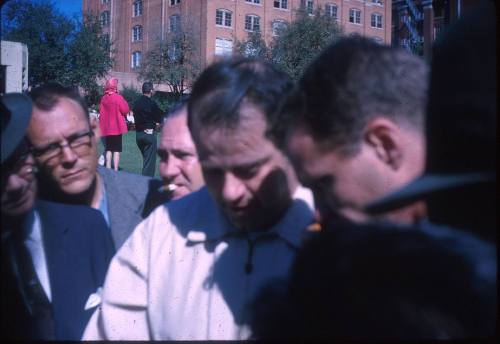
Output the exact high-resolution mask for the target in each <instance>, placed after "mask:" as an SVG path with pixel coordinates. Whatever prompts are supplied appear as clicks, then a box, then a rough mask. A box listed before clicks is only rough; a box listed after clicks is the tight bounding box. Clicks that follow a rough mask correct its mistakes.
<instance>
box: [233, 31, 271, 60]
mask: <svg viewBox="0 0 500 344" xmlns="http://www.w3.org/2000/svg"><path fill="white" fill-rule="evenodd" d="M235 49H236V51H237V52H238V53H239V54H240V55H243V56H246V57H260V58H264V59H270V58H271V51H270V49H269V48H268V46H267V44H266V41H265V40H264V39H263V38H262V35H261V33H260V32H259V31H253V32H249V33H248V38H247V39H246V40H244V41H237V42H236V44H235Z"/></svg>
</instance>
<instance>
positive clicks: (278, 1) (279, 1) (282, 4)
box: [274, 0, 288, 9]
mask: <svg viewBox="0 0 500 344" xmlns="http://www.w3.org/2000/svg"><path fill="white" fill-rule="evenodd" d="M274 8H283V9H287V8H288V0H274Z"/></svg>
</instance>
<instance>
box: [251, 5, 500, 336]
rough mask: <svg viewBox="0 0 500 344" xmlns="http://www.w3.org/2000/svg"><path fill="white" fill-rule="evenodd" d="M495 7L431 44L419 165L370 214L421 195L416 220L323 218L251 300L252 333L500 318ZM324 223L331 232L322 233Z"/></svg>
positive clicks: (428, 330) (490, 327) (426, 327)
mask: <svg viewBox="0 0 500 344" xmlns="http://www.w3.org/2000/svg"><path fill="white" fill-rule="evenodd" d="M495 41H496V40H495V9H494V5H493V4H492V3H489V4H487V5H485V6H484V7H482V8H481V9H478V10H476V11H471V13H468V14H467V15H466V16H464V17H463V18H461V19H460V20H459V21H458V22H457V23H456V24H455V26H453V27H452V28H451V29H450V30H449V32H448V33H446V34H443V36H442V37H441V38H440V40H439V41H437V42H436V44H435V47H434V56H433V63H432V72H431V86H430V94H429V96H430V99H429V106H428V113H427V131H426V135H427V142H428V145H427V166H426V170H425V173H424V174H423V175H422V176H421V177H419V178H417V179H416V180H415V181H414V182H412V183H410V184H409V185H408V186H406V187H403V188H402V189H401V190H400V191H396V193H395V194H393V195H389V196H387V197H386V198H384V199H382V200H381V201H379V202H375V203H373V204H371V205H370V206H369V207H368V209H367V211H368V212H373V211H379V212H380V211H383V210H393V209H395V208H397V207H400V206H404V205H405V204H408V203H410V202H414V201H415V200H419V199H425V200H426V201H427V204H428V211H429V219H430V220H431V221H433V222H436V223H440V224H441V225H437V224H434V223H431V222H427V221H422V222H421V223H419V224H418V225H415V226H412V227H402V226H396V225H389V224H386V225H381V224H366V225H362V226H361V225H354V224H351V225H349V224H344V225H340V226H337V227H335V228H329V227H328V226H327V228H326V230H325V231H322V232H320V233H318V234H316V235H315V236H314V237H313V238H311V240H310V241H309V242H308V243H307V244H306V245H305V247H304V248H303V250H302V251H301V252H300V253H299V255H298V257H297V261H296V262H295V264H294V268H293V272H292V278H291V280H290V281H280V282H276V283H274V284H272V285H270V286H268V287H267V288H265V289H264V291H263V292H262V293H261V294H260V296H259V297H258V298H257V300H256V302H255V304H254V307H255V308H254V310H255V312H254V316H253V331H254V335H255V337H258V338H277V337H285V338H343V339H393V340H401V339H403V340H425V339H471V338H477V339H483V338H493V336H495V333H496V326H497V289H496V283H497V261H496V254H497V250H496V246H495V244H494V242H492V241H494V240H495V238H496V227H497V225H496V213H495V211H496V205H497V204H496V154H495V149H496V143H495V141H496V72H495V71H496V51H495V49H496V48H495ZM328 229H332V230H328Z"/></svg>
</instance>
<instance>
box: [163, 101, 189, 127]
mask: <svg viewBox="0 0 500 344" xmlns="http://www.w3.org/2000/svg"><path fill="white" fill-rule="evenodd" d="M187 102H188V97H187V96H183V97H181V98H180V99H179V100H177V101H176V102H175V103H174V104H173V105H172V106H171V107H170V108H169V109H168V112H167V113H166V114H165V115H164V116H163V119H162V123H165V121H166V120H167V119H169V118H173V117H177V116H179V115H180V114H181V113H182V112H181V111H180V110H181V109H182V108H184V107H186V106H187Z"/></svg>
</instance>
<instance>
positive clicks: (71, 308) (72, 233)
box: [1, 94, 114, 340]
mask: <svg viewBox="0 0 500 344" xmlns="http://www.w3.org/2000/svg"><path fill="white" fill-rule="evenodd" d="M31 110H32V106H31V102H30V99H29V98H28V97H26V96H24V95H22V94H6V95H4V96H3V97H2V109H1V120H2V135H1V137H2V156H1V163H2V166H1V167H2V183H1V194H2V200H1V215H2V228H1V234H2V276H1V277H2V318H1V319H2V329H1V336H2V338H3V339H22V340H77V339H79V338H80V337H81V335H82V332H83V329H84V326H85V324H86V323H87V321H88V319H89V317H90V314H91V312H92V310H93V309H94V307H96V306H97V305H98V304H99V301H100V298H99V295H98V290H99V288H100V287H101V286H102V284H103V282H104V276H105V273H106V269H107V268H108V263H109V261H110V260H111V257H112V256H113V254H114V247H113V243H112V241H111V236H110V234H109V231H108V230H107V228H106V223H105V222H104V219H103V218H102V216H101V215H100V214H99V213H98V212H97V211H95V210H92V209H90V208H87V207H81V206H70V205H64V204H57V203H52V202H43V201H39V200H36V192H37V181H36V178H35V175H34V174H35V172H36V167H35V160H34V159H33V156H32V155H31V151H30V148H29V145H28V143H27V141H26V140H25V137H24V135H25V132H26V130H27V127H28V123H29V121H30V117H31Z"/></svg>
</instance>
